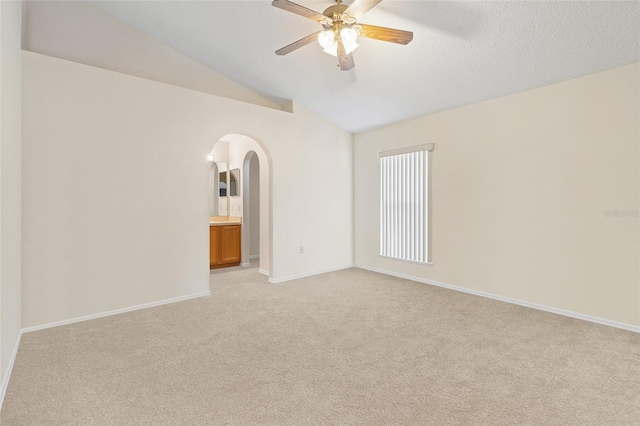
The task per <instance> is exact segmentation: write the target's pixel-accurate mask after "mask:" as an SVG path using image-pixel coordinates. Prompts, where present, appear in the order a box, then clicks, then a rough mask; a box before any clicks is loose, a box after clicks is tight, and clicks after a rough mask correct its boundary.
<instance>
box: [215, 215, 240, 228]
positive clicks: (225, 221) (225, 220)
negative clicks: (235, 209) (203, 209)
mask: <svg viewBox="0 0 640 426" xmlns="http://www.w3.org/2000/svg"><path fill="white" fill-rule="evenodd" d="M225 225H242V217H240V216H210V217H209V226H225Z"/></svg>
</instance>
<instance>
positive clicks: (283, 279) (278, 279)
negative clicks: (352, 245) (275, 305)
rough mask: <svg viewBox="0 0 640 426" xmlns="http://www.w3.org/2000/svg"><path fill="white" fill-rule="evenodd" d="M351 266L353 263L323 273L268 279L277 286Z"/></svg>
mask: <svg viewBox="0 0 640 426" xmlns="http://www.w3.org/2000/svg"><path fill="white" fill-rule="evenodd" d="M353 266H354V265H353V263H351V264H349V265H345V266H340V267H338V268H332V269H325V270H323V271H316V272H309V273H306V274H298V275H289V276H288V277H282V278H269V282H270V283H271V284H278V283H283V282H285V281H291V280H297V279H300V278H306V277H312V276H314V275H320V274H326V273H328V272H335V271H341V270H343V269H349V268H353Z"/></svg>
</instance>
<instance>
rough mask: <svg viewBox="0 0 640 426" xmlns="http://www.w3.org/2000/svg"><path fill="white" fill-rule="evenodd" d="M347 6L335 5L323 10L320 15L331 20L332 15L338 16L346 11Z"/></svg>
mask: <svg viewBox="0 0 640 426" xmlns="http://www.w3.org/2000/svg"><path fill="white" fill-rule="evenodd" d="M347 7H348V6H345V5H343V4H336V5H335V6H329V7H328V8H326V9H325V11H324V12H322V14H323V15H324V16H328V17H329V18H333V15H334V14H337V15H338V16H340V15H342V13H343V12H344V11H345V10H347Z"/></svg>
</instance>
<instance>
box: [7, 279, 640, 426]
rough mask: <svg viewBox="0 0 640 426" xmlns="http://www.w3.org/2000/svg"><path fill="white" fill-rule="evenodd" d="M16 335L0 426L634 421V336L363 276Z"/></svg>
mask: <svg viewBox="0 0 640 426" xmlns="http://www.w3.org/2000/svg"><path fill="white" fill-rule="evenodd" d="M211 290H212V295H211V296H210V297H204V298H200V299H194V300H190V301H185V302H180V303H174V304H171V305H165V306H160V307H156V308H150V309H145V310H140V311H135V312H131V313H126V314H121V315H116V316H111V317H107V318H101V319H96V320H92V321H86V322H82V323H76V324H71V325H67V326H63V327H57V328H52V329H48V330H42V331H37V332H31V333H27V334H25V335H23V337H22V343H21V345H20V348H19V351H18V355H17V358H16V362H15V366H14V369H13V375H12V377H11V381H10V383H9V388H8V391H7V395H6V398H5V401H4V407H3V409H2V413H1V419H2V423H3V424H6V425H48V426H50V425H62V424H65V425H66V424H74V425H133V424H144V425H146V424H148V425H152V424H153V425H205V424H213V425H219V424H235V425H252V424H264V425H306V424H317V425H333V424H366V425H377V424H389V425H401V424H402V425H437V426H442V425H581V426H583V425H606V426H612V425H638V424H640V335H639V334H636V333H632V332H627V331H622V330H618V329H614V328H610V327H605V326H601V325H596V324H591V323H588V322H583V321H579V320H574V319H571V318H566V317H562V316H558V315H553V314H549V313H545V312H540V311H536V310H532V309H528V308H524V307H519V306H515V305H511V304H507V303H502V302H498V301H494V300H489V299H484V298H481V297H476V296H472V295H468V294H464V293H459V292H455V291H451V290H445V289H441V288H437V287H432V286H429V285H425V284H420V283H416V282H412V281H407V280H402V279H398V278H392V277H388V276H385V275H380V274H376V273H373V272H368V271H364V270H359V269H347V270H343V271H339V272H333V273H329V274H324V275H319V276H315V277H310V278H305V279H300V280H296V281H291V282H287V283H282V284H276V285H271V284H268V283H267V281H266V277H264V276H262V275H260V274H258V273H257V271H256V270H255V269H254V270H236V271H231V272H229V273H225V274H213V275H211Z"/></svg>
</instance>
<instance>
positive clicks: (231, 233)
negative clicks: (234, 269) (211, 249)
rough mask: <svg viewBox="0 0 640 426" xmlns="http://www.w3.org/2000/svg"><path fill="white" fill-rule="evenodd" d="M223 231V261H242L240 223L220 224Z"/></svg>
mask: <svg viewBox="0 0 640 426" xmlns="http://www.w3.org/2000/svg"><path fill="white" fill-rule="evenodd" d="M219 228H220V229H221V232H222V245H221V251H222V256H221V259H220V260H221V261H222V262H223V263H227V262H240V225H234V226H220V227H219Z"/></svg>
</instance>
